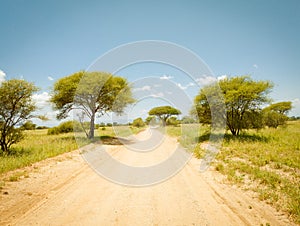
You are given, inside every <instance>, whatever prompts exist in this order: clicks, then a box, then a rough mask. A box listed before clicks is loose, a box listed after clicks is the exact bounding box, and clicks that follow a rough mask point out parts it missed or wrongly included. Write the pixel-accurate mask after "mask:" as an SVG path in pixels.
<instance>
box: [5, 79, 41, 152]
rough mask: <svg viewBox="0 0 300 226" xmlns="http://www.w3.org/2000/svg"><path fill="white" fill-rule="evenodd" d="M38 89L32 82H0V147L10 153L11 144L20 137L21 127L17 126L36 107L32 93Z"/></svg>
mask: <svg viewBox="0 0 300 226" xmlns="http://www.w3.org/2000/svg"><path fill="white" fill-rule="evenodd" d="M36 91H38V88H37V87H35V86H34V85H33V83H30V82H27V81H25V80H18V79H12V80H8V81H4V82H2V83H1V84H0V147H1V151H2V153H7V154H9V153H10V147H11V145H13V144H15V143H17V142H19V141H20V140H21V139H22V129H21V128H17V127H18V126H21V125H22V124H23V123H24V122H26V121H27V120H29V119H30V118H33V117H34V116H33V115H32V112H33V111H34V110H35V109H36V106H35V104H34V102H33V101H32V95H33V93H34V92H36Z"/></svg>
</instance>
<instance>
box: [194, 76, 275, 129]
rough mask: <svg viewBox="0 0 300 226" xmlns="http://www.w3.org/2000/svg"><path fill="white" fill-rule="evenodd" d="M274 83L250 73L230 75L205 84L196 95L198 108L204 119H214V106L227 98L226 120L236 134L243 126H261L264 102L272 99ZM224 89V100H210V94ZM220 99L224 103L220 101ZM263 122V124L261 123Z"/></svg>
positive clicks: (206, 121) (199, 115)
mask: <svg viewBox="0 0 300 226" xmlns="http://www.w3.org/2000/svg"><path fill="white" fill-rule="evenodd" d="M272 87H273V85H272V83H271V82H269V81H254V80H252V79H251V78H250V77H249V76H237V77H232V78H226V79H223V80H220V81H218V82H217V83H214V84H211V85H208V86H205V87H203V88H202V89H201V90H200V92H199V94H198V95H197V96H196V97H195V99H194V108H193V109H195V111H196V112H195V111H194V112H193V111H192V113H196V114H197V115H198V118H199V120H200V122H202V123H211V106H214V107H215V108H217V107H218V105H220V104H221V102H222V101H223V102H224V104H225V108H226V116H224V117H226V124H227V127H228V129H229V130H230V131H231V133H232V134H233V135H239V133H240V131H241V130H242V129H248V128H253V127H257V126H258V125H259V123H257V122H256V121H255V120H256V119H259V117H255V116H259V113H260V112H261V109H260V107H261V105H262V104H264V103H267V102H269V98H268V94H269V92H270V91H271V89H272ZM218 89H221V93H222V95H223V97H222V98H223V100H220V98H221V97H220V98H219V100H218V98H215V99H216V101H215V103H209V102H208V100H207V97H208V96H214V95H216V94H218V92H217V90H218ZM218 101H219V102H220V103H218ZM260 125H261V124H260Z"/></svg>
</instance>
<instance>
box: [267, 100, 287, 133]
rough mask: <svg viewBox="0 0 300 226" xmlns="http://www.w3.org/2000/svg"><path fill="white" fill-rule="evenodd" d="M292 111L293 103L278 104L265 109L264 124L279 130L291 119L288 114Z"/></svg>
mask: <svg viewBox="0 0 300 226" xmlns="http://www.w3.org/2000/svg"><path fill="white" fill-rule="evenodd" d="M291 109H292V102H290V101H286V102H278V103H275V104H271V105H270V106H268V107H266V108H264V109H263V120H264V124H265V125H266V126H268V127H273V128H277V127H278V126H280V125H284V124H285V123H286V121H287V120H288V119H289V118H288V116H287V113H288V112H289V111H290V110H291Z"/></svg>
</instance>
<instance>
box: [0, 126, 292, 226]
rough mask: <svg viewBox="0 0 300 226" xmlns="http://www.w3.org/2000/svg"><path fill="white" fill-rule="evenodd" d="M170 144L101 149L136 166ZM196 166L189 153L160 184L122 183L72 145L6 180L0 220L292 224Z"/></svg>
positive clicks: (164, 152)
mask: <svg viewBox="0 0 300 226" xmlns="http://www.w3.org/2000/svg"><path fill="white" fill-rule="evenodd" d="M139 136H141V137H145V136H147V133H146V132H145V133H143V134H141V135H139ZM176 145H177V142H176V139H174V138H170V137H165V138H164V140H163V142H162V143H161V144H160V145H159V147H158V148H157V149H156V150H155V151H153V152H147V153H137V152H132V151H129V150H127V149H126V147H124V146H121V145H118V146H105V148H106V151H107V152H108V153H109V154H110V155H111V156H113V157H114V158H115V159H117V160H119V161H121V162H123V163H125V164H131V165H137V166H139V165H141V164H142V165H144V164H145V163H147V164H149V165H151V164H154V163H155V162H156V163H157V162H160V161H163V160H164V159H165V158H167V157H168V155H169V154H170V151H171V150H174V147H176ZM141 156H142V158H141ZM199 164H200V160H197V159H191V161H189V162H188V164H187V165H186V166H185V167H184V168H183V169H182V170H181V171H180V172H179V173H177V174H176V175H175V176H173V177H172V178H170V179H168V180H166V181H164V182H162V183H158V184H156V185H153V186H146V187H129V186H122V185H118V184H116V183H112V182H110V181H108V180H106V179H104V178H103V177H101V176H99V175H98V174H96V173H95V171H94V170H93V169H91V168H90V167H89V166H88V165H87V164H86V162H85V161H84V160H83V159H82V157H81V156H80V154H79V151H75V152H72V153H67V154H64V155H61V156H59V157H56V158H53V159H48V160H46V161H43V162H40V163H37V164H35V165H34V166H32V167H30V168H27V169H26V170H27V172H29V176H28V177H26V178H23V179H21V180H20V181H18V182H10V183H8V182H7V183H6V185H5V187H4V189H3V190H2V191H1V195H0V225H122V226H123V225H226V226H227V225H261V224H263V225H266V224H267V223H269V224H270V225H293V224H292V223H291V222H290V221H289V220H288V218H287V217H286V216H285V215H283V214H280V213H278V212H276V211H275V210H274V209H273V208H271V207H270V206H268V205H266V204H264V203H262V202H259V201H258V200H257V199H255V198H253V197H251V196H250V195H249V194H248V193H245V192H243V191H241V190H239V189H238V188H236V187H234V186H229V185H227V184H225V183H223V178H222V176H221V175H219V174H218V173H217V172H215V171H213V170H208V171H207V172H205V173H199V171H198V167H199ZM6 176H9V175H6ZM4 193H5V194H4Z"/></svg>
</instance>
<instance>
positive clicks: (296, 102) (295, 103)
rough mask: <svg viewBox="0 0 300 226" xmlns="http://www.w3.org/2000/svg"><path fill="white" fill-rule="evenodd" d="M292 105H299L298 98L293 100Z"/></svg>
mask: <svg viewBox="0 0 300 226" xmlns="http://www.w3.org/2000/svg"><path fill="white" fill-rule="evenodd" d="M292 102H293V104H294V105H300V99H299V98H296V99H294V100H292Z"/></svg>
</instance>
